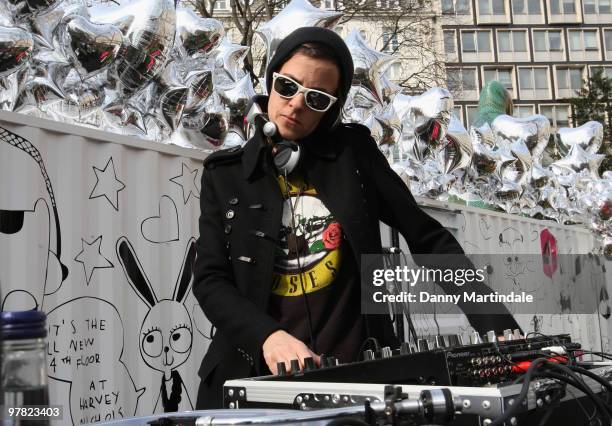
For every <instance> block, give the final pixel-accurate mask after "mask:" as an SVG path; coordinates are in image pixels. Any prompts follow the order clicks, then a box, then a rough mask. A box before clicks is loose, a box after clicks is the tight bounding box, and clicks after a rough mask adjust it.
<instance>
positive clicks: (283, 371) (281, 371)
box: [276, 361, 287, 377]
mask: <svg viewBox="0 0 612 426" xmlns="http://www.w3.org/2000/svg"><path fill="white" fill-rule="evenodd" d="M276 370H277V371H278V373H277V374H278V375H279V376H281V377H282V376H286V375H287V366H286V365H285V363H284V361H279V362H277V363H276Z"/></svg>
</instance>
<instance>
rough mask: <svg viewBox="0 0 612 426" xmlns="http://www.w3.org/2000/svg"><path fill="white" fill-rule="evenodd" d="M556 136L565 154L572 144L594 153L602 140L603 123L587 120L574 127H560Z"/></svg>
mask: <svg viewBox="0 0 612 426" xmlns="http://www.w3.org/2000/svg"><path fill="white" fill-rule="evenodd" d="M557 137H558V141H559V148H560V149H561V152H562V153H563V154H567V153H568V152H569V151H570V149H571V148H572V146H574V145H580V146H581V147H582V149H584V150H585V151H587V152H590V153H591V154H596V153H597V151H599V148H600V147H601V143H602V141H603V125H602V124H601V123H599V122H597V121H588V122H586V123H584V124H583V125H582V126H578V127H574V128H568V127H562V128H560V129H559V130H558V131H557Z"/></svg>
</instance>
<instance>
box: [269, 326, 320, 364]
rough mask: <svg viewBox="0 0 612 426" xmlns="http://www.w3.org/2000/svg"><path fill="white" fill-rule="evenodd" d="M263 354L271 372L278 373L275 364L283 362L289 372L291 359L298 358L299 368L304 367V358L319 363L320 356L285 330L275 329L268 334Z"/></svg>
mask: <svg viewBox="0 0 612 426" xmlns="http://www.w3.org/2000/svg"><path fill="white" fill-rule="evenodd" d="M262 349H263V356H264V359H265V360H266V364H267V365H268V368H269V369H270V371H271V372H272V374H274V375H276V374H278V370H277V368H276V364H277V363H278V362H284V363H285V368H286V369H287V372H288V373H290V372H291V360H292V359H298V360H299V361H300V368H302V369H303V368H304V358H308V357H312V358H313V359H314V362H315V364H316V365H320V363H321V357H320V356H319V355H317V354H315V353H314V352H312V351H311V350H310V349H308V346H306V345H305V344H304V342H302V341H301V340H299V339H296V338H295V337H293V336H292V335H291V334H289V333H287V332H286V331H285V330H277V331H275V332H274V333H272V334H270V335H269V336H268V338H267V339H266V340H265V342H264V344H263V346H262Z"/></svg>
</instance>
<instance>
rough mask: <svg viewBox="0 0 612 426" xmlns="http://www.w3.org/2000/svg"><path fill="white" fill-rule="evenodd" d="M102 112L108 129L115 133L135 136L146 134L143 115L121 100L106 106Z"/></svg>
mask: <svg viewBox="0 0 612 426" xmlns="http://www.w3.org/2000/svg"><path fill="white" fill-rule="evenodd" d="M102 112H103V115H104V118H105V119H106V124H107V125H108V127H110V128H111V129H114V131H115V132H117V133H120V134H124V135H136V136H142V135H145V134H146V133H147V127H146V125H145V117H144V115H143V114H142V113H141V112H140V111H138V109H136V108H134V107H133V106H131V105H130V104H126V103H124V102H123V101H122V100H121V99H117V100H115V101H114V102H111V103H110V104H108V105H106V106H105V107H104V108H103V110H102Z"/></svg>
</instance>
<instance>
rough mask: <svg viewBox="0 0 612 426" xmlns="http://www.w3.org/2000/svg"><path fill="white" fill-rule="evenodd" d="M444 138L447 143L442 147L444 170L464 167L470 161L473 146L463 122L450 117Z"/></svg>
mask: <svg viewBox="0 0 612 426" xmlns="http://www.w3.org/2000/svg"><path fill="white" fill-rule="evenodd" d="M446 139H447V140H448V143H447V144H446V145H445V146H444V148H442V153H443V158H444V172H445V173H453V172H454V171H456V170H460V169H465V168H466V167H467V166H469V165H470V162H471V161H472V155H473V153H474V147H473V146H472V141H471V139H470V135H469V134H468V132H467V130H466V129H465V127H463V123H461V121H459V119H457V118H456V117H454V116H451V118H450V122H449V125H448V130H447V132H446Z"/></svg>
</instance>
